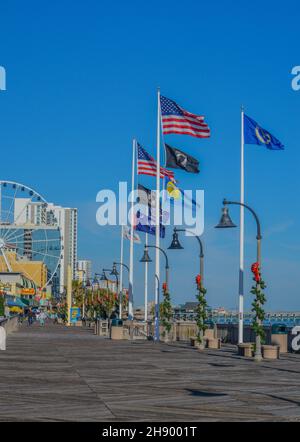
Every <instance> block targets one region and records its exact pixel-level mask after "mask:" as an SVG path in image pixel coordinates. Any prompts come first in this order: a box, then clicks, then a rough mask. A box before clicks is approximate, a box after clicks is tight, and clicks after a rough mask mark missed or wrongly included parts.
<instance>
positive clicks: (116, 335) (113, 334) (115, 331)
mask: <svg viewBox="0 0 300 442" xmlns="http://www.w3.org/2000/svg"><path fill="white" fill-rule="evenodd" d="M110 339H115V340H118V341H120V340H121V339H124V337H123V327H115V326H112V327H111V331H110Z"/></svg>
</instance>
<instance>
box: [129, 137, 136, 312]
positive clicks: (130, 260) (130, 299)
mask: <svg viewBox="0 0 300 442" xmlns="http://www.w3.org/2000/svg"><path fill="white" fill-rule="evenodd" d="M135 154H136V140H135V139H133V142H132V173H131V216H130V218H131V219H130V224H131V225H130V257H129V287H128V291H129V293H128V295H129V296H128V298H129V299H128V319H129V320H132V319H133V224H134V214H133V204H134V195H133V192H134V174H135Z"/></svg>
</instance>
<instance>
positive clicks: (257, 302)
mask: <svg viewBox="0 0 300 442" xmlns="http://www.w3.org/2000/svg"><path fill="white" fill-rule="evenodd" d="M251 271H252V273H253V275H254V277H253V280H254V281H255V285H254V286H252V289H251V293H252V294H253V295H255V299H254V301H253V302H252V311H253V312H254V314H255V318H254V322H253V325H252V327H253V330H254V331H255V334H256V336H257V338H258V339H257V342H256V345H257V344H258V345H259V346H261V344H262V343H263V342H264V340H265V331H264V328H263V326H262V322H263V320H264V319H265V311H264V309H263V308H262V306H263V305H264V304H265V303H266V297H265V294H264V293H263V292H262V290H264V289H265V288H266V284H265V282H264V281H263V280H262V278H261V273H260V264H259V262H255V263H254V264H252V266H251Z"/></svg>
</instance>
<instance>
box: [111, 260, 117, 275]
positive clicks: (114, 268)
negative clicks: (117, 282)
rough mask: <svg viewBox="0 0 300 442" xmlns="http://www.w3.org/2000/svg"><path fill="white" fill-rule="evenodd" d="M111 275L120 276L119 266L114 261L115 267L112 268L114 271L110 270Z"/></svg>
mask: <svg viewBox="0 0 300 442" xmlns="http://www.w3.org/2000/svg"><path fill="white" fill-rule="evenodd" d="M110 275H113V276H118V275H119V272H118V270H117V267H116V264H115V263H113V268H112V271H111V272H110Z"/></svg>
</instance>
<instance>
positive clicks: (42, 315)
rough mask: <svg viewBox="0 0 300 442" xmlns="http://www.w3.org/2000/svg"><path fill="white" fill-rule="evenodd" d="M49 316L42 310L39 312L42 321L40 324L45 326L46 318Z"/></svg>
mask: <svg viewBox="0 0 300 442" xmlns="http://www.w3.org/2000/svg"><path fill="white" fill-rule="evenodd" d="M46 318H47V315H46V313H45V312H44V311H43V310H42V311H41V313H40V314H39V321H40V326H41V327H44V325H45V319H46Z"/></svg>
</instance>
